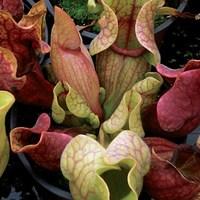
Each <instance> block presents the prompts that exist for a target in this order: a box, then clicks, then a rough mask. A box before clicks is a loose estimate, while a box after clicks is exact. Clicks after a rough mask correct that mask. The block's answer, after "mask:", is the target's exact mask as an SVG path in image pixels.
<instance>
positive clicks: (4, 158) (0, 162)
mask: <svg viewBox="0 0 200 200" xmlns="http://www.w3.org/2000/svg"><path fill="white" fill-rule="evenodd" d="M14 101H15V98H14V96H13V95H12V94H11V93H9V92H7V91H3V90H0V177H1V176H2V174H3V172H4V170H5V168H6V165H7V163H8V160H9V143H8V139H7V137H6V127H5V117H6V114H7V112H8V110H9V109H10V107H11V106H12V104H13V103H14Z"/></svg>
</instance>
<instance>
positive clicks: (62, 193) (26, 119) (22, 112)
mask: <svg viewBox="0 0 200 200" xmlns="http://www.w3.org/2000/svg"><path fill="white" fill-rule="evenodd" d="M26 2H27V4H26V7H27V8H29V7H30V5H33V4H34V3H35V2H34V1H33V0H26ZM45 2H46V5H47V8H48V13H47V24H48V17H49V19H50V20H51V23H50V25H49V26H50V28H51V26H52V19H53V14H54V13H53V7H52V5H51V3H50V1H49V0H45ZM187 2H188V0H182V1H181V3H180V5H179V7H178V10H179V11H183V10H184V8H185V7H186V5H187ZM174 20H175V18H174V17H170V18H169V19H167V20H166V21H165V22H164V23H163V24H161V25H160V26H158V27H157V28H156V30H155V33H156V37H157V38H159V40H160V38H162V37H163V34H164V31H165V30H166V29H167V28H168V27H169V26H170V25H171V24H172V23H173V21H174ZM46 35H47V36H46V41H49V37H48V36H49V35H50V34H48V29H46ZM81 35H82V37H83V39H84V41H86V42H85V43H86V45H87V44H89V42H90V41H91V40H92V39H93V38H94V37H95V36H96V34H94V33H91V32H88V31H82V33H81ZM43 61H44V57H42V58H41V62H43ZM41 112H44V110H42V109H39V108H36V107H31V108H30V107H29V106H24V105H20V104H15V106H14V107H13V108H12V110H11V117H10V127H11V129H12V128H15V127H17V126H32V125H33V123H34V122H35V121H36V119H37V116H38V115H39V113H41ZM18 116H20V117H18ZM18 157H19V159H20V161H21V162H22V164H23V165H24V167H25V169H26V170H27V171H28V173H29V174H30V175H31V176H32V178H33V179H34V180H35V181H36V182H37V183H38V184H39V185H41V186H42V187H43V188H45V189H46V190H48V191H49V192H50V193H52V194H54V195H56V196H58V197H59V198H61V199H65V200H71V199H72V197H71V195H70V192H69V190H68V191H67V186H66V189H64V188H61V187H59V186H56V185H54V183H53V181H49V180H48V178H47V177H44V174H43V173H44V171H43V170H41V171H40V170H38V167H37V166H35V165H33V164H32V162H31V161H30V160H29V159H28V158H27V156H25V155H24V154H18ZM47 176H48V175H47ZM66 183H67V182H66ZM140 198H141V199H143V200H144V199H145V200H148V199H150V198H149V197H148V196H147V195H146V194H142V196H141V197H140Z"/></svg>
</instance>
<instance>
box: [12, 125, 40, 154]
mask: <svg viewBox="0 0 200 200" xmlns="http://www.w3.org/2000/svg"><path fill="white" fill-rule="evenodd" d="M41 139H42V134H38V133H35V132H31V131H30V130H27V129H24V130H23V131H20V130H19V129H18V130H16V131H15V132H13V133H11V135H10V141H11V149H12V151H14V152H16V153H20V152H24V151H25V149H26V150H28V149H29V148H30V149H32V148H34V147H36V146H38V145H39V143H40V142H41Z"/></svg>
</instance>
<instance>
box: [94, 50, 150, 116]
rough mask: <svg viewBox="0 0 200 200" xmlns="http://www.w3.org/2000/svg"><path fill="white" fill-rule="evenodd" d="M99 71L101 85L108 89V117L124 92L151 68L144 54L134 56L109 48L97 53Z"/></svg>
mask: <svg viewBox="0 0 200 200" xmlns="http://www.w3.org/2000/svg"><path fill="white" fill-rule="evenodd" d="M96 66H97V73H98V77H99V80H100V85H101V86H102V87H104V88H105V90H106V97H105V102H104V104H103V106H104V114H105V118H106V119H108V118H109V117H110V116H111V114H112V113H113V112H114V110H115V109H116V108H117V106H118V105H119V103H120V101H121V100H122V97H123V95H124V93H125V92H126V91H128V90H130V89H131V88H132V87H133V85H134V84H135V83H136V82H137V81H139V80H141V79H143V78H144V75H145V73H146V72H147V71H149V70H150V66H149V64H148V63H147V62H146V59H145V58H144V57H143V56H140V57H137V58H132V57H129V56H125V55H120V54H118V53H116V52H114V51H113V50H112V49H108V50H106V51H104V52H102V53H100V54H98V55H97V65H96Z"/></svg>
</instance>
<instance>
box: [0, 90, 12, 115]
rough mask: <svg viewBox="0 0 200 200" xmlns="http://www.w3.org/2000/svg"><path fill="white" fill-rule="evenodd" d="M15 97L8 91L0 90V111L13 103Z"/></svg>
mask: <svg viewBox="0 0 200 200" xmlns="http://www.w3.org/2000/svg"><path fill="white" fill-rule="evenodd" d="M14 101H15V97H14V96H13V95H12V94H11V93H10V92H8V91H5V90H0V111H1V110H3V109H5V108H6V107H8V109H9V108H10V107H11V105H12V104H13V103H14Z"/></svg>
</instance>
